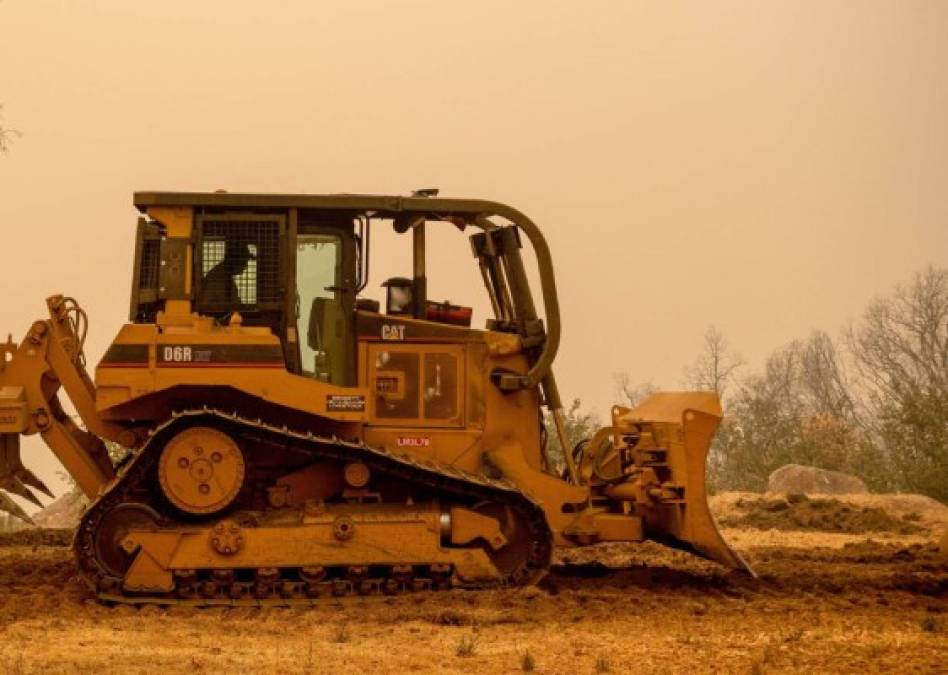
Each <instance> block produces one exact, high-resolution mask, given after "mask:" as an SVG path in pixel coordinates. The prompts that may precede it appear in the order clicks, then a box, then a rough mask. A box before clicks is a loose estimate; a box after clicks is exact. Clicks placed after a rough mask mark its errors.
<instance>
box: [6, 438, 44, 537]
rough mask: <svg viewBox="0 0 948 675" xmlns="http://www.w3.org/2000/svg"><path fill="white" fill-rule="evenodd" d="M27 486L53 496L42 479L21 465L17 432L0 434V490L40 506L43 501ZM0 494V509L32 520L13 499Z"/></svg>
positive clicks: (27, 520) (26, 519)
mask: <svg viewBox="0 0 948 675" xmlns="http://www.w3.org/2000/svg"><path fill="white" fill-rule="evenodd" d="M27 486H30V487H33V488H35V489H37V490H40V491H42V492H44V493H45V494H47V495H49V496H50V497H52V496H53V495H52V493H51V492H50V491H49V488H48V487H46V485H45V484H44V483H43V481H41V480H40V479H39V478H37V477H36V475H35V474H34V473H33V472H32V471H30V470H29V469H27V468H26V467H25V466H23V462H22V461H21V460H20V436H19V434H0V490H6V491H7V492H10V493H12V494H15V495H17V496H19V497H23V498H24V499H26V500H28V501H31V502H33V503H34V504H36V505H37V506H39V507H42V506H43V503H42V502H41V501H40V500H39V499H37V498H36V495H34V494H33V492H32V491H31V490H30V489H29V487H27ZM0 496H2V499H0V509H2V510H3V511H6V512H7V513H10V514H12V515H14V516H16V517H17V518H20V519H21V520H25V521H26V522H29V523H32V522H33V521H32V520H31V519H30V518H29V516H27V515H26V513H25V512H24V511H23V509H21V508H20V507H19V506H18V505H17V504H16V503H15V502H14V501H13V500H11V499H10V498H9V497H7V496H6V495H3V494H2V492H0Z"/></svg>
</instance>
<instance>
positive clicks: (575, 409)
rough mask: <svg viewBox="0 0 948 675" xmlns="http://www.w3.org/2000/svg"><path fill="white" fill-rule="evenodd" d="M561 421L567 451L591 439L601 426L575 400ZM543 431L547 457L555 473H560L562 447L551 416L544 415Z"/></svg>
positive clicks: (562, 456) (562, 458) (564, 460)
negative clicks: (563, 425) (551, 462)
mask: <svg viewBox="0 0 948 675" xmlns="http://www.w3.org/2000/svg"><path fill="white" fill-rule="evenodd" d="M563 421H564V423H565V427H566V440H567V442H568V443H569V444H570V447H569V451H570V452H572V451H573V448H574V447H575V446H576V444H577V443H579V442H580V441H582V440H584V439H587V438H589V437H591V436H592V435H593V434H594V433H595V432H596V430H597V429H598V428H599V427H600V426H602V425H601V423H600V422H599V418H598V417H597V416H596V414H595V413H591V412H588V411H585V410H583V408H582V402H581V401H580V400H579V399H578V398H576V399H573V402H572V403H571V404H570V406H569V408H568V409H567V410H565V412H564V416H563ZM543 431H544V436H545V438H546V444H547V456H549V457H550V458H552V460H553V464H554V466H553V467H552V468H553V469H554V470H555V471H557V472H561V471H562V469H563V466H564V465H565V464H566V459H565V455H564V449H563V446H562V445H561V444H560V438H559V436H558V435H557V433H556V426H555V425H554V423H553V418H552V415H549V414H544V416H543Z"/></svg>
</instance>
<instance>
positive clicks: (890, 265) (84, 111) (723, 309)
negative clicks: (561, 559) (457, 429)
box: [0, 0, 948, 482]
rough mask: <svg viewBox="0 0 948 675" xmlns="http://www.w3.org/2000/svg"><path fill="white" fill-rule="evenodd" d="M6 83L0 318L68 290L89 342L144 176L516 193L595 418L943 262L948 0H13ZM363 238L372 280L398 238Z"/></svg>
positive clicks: (300, 187) (395, 260) (92, 344)
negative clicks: (694, 364) (697, 366)
mask: <svg viewBox="0 0 948 675" xmlns="http://www.w3.org/2000/svg"><path fill="white" fill-rule="evenodd" d="M0 103H2V104H3V105H4V109H3V113H4V119H5V122H6V124H7V125H8V126H10V127H13V128H16V129H18V130H19V131H21V132H22V137H21V138H19V139H17V140H15V142H14V143H13V144H12V147H11V149H10V152H9V153H8V154H7V155H6V156H3V157H0V303H2V304H0V333H3V336H2V337H4V338H5V334H6V332H7V331H8V330H9V331H12V332H13V333H14V339H20V338H21V337H22V335H23V333H24V332H25V331H26V329H27V328H28V326H29V324H30V322H31V321H32V320H33V319H35V318H39V317H41V316H42V315H43V313H44V304H43V298H44V297H45V296H46V295H48V294H50V293H54V292H65V293H68V294H71V295H74V296H76V297H77V298H79V299H80V301H81V302H82V303H83V304H84V306H85V307H86V308H87V310H88V311H89V314H90V316H91V320H92V327H91V332H90V338H89V343H88V352H89V356H90V360H91V361H92V362H93V363H94V362H96V361H97V360H98V358H99V357H100V356H101V354H102V352H103V350H104V348H105V347H106V346H107V344H108V343H109V342H110V341H111V339H112V338H113V336H114V334H115V333H116V331H117V330H118V327H119V325H120V324H121V323H122V322H123V321H124V320H125V317H126V314H127V305H128V297H127V295H128V285H129V279H130V275H131V271H130V265H131V263H130V253H131V248H132V234H133V228H134V223H135V219H136V212H135V211H134V210H133V208H132V205H131V194H132V192H133V191H134V190H142V189H162V190H214V189H217V188H226V189H228V190H231V191H269V192H313V193H320V192H365V193H397V194H404V193H407V192H408V191H410V190H411V189H413V188H417V187H429V186H437V187H440V188H441V190H442V195H444V196H452V197H481V198H487V199H496V200H500V201H505V202H509V203H511V204H513V205H514V206H517V207H518V208H520V209H521V210H523V211H524V212H526V213H528V214H530V215H531V216H532V218H533V219H534V220H535V221H537V223H538V224H540V226H541V227H542V228H544V230H545V232H546V233H547V237H548V239H549V241H550V245H551V247H552V250H553V256H554V263H555V266H556V272H557V277H558V283H559V288H560V300H561V307H562V315H563V321H564V337H563V345H562V349H561V352H560V357H559V360H558V367H557V372H558V374H559V378H560V386H561V389H562V390H563V393H564V396H565V397H567V398H571V397H573V396H579V397H582V398H583V399H584V401H585V402H586V403H587V404H588V405H589V406H590V407H593V408H595V409H597V410H599V411H600V412H605V410H606V409H607V407H608V405H609V404H610V403H611V402H612V399H613V393H614V374H615V373H617V372H619V371H628V372H630V373H631V376H632V379H633V380H635V381H646V380H652V381H654V382H656V383H658V384H661V385H663V386H665V387H667V388H674V387H678V386H680V384H681V378H682V368H683V367H684V366H685V365H686V364H687V363H689V362H690V361H691V360H692V359H693V358H694V356H695V355H696V353H697V352H698V351H699V349H700V347H701V339H702V334H703V333H704V331H705V329H706V328H707V327H708V326H709V325H711V324H714V325H716V326H718V327H719V328H720V329H721V330H722V331H723V332H724V333H725V334H726V335H727V336H728V337H729V338H730V341H731V343H732V344H733V345H734V347H735V348H737V349H738V350H739V351H740V352H742V353H743V354H744V356H745V357H746V358H747V359H748V361H749V362H750V364H751V365H759V364H760V363H761V362H762V360H763V358H764V357H765V356H766V354H767V353H768V352H769V351H770V350H772V349H774V348H775V347H778V346H780V345H782V344H784V343H786V342H787V341H789V340H791V339H793V338H796V337H804V336H806V335H807V334H808V333H809V332H810V331H811V330H813V329H814V328H822V329H826V330H828V331H830V332H831V333H834V334H835V333H838V331H839V330H840V329H841V328H842V327H843V326H844V325H845V324H846V323H847V322H848V321H849V320H851V319H852V318H854V317H855V316H856V315H857V314H858V313H859V312H860V310H861V309H862V308H863V307H864V306H865V304H866V303H867V302H868V301H869V300H870V299H871V298H872V297H873V296H876V295H878V294H881V293H885V292H887V291H888V290H889V289H890V288H891V287H892V286H893V285H894V284H895V283H897V282H899V281H902V280H906V279H907V278H908V277H910V275H911V274H912V273H913V272H914V271H915V270H918V269H920V268H921V267H923V266H925V265H927V264H930V263H931V264H936V265H945V264H948V2H913V1H905V0H901V1H891V2H877V1H870V0H865V1H860V2H854V1H844V2H832V1H821V2H799V1H797V2H764V1H747V2H713V3H712V2H698V1H696V2H651V3H640V2H618V1H613V2H595V1H590V0H587V1H586V2H582V3H554V2H516V3H512V2H478V3H447V2H414V1H405V2H399V3H392V2H352V1H349V2H333V1H328V0H325V1H322V2H309V1H303V0H296V1H293V0H286V1H283V2H269V3H263V2H244V1H241V0H229V1H228V2H223V1H221V0H203V1H202V2H193V1H188V2H185V1H181V0H165V1H163V2H128V1H127V0H125V1H120V0H98V1H93V0H88V1H86V2H81V3H79V2H69V1H66V0H59V1H52V0H29V1H27V0H5V1H3V2H0ZM432 239H433V244H432V246H436V247H438V250H437V251H435V250H432V252H431V253H430V254H429V262H430V270H429V276H430V281H429V286H430V288H431V293H432V295H433V296H435V297H436V298H437V299H444V298H449V299H451V300H453V301H455V302H463V303H466V304H474V305H475V307H476V308H477V310H478V314H477V316H476V319H475V320H476V321H478V322H479V323H480V322H482V321H483V318H484V312H483V309H484V307H485V306H486V303H485V299H484V297H483V295H484V293H483V290H482V287H481V286H480V281H479V278H478V275H477V274H476V273H475V269H474V266H473V261H472V260H471V259H470V254H469V249H468V245H467V242H466V241H465V240H464V238H463V237H459V236H457V235H456V234H455V233H453V231H451V232H449V231H448V230H447V229H445V230H444V231H442V232H438V233H436V234H435V235H434V236H433V237H432ZM374 244H375V246H374V250H373V258H374V262H375V263H377V266H376V268H375V269H374V270H373V276H372V286H373V287H376V288H377V284H378V282H381V281H382V280H383V279H384V278H385V277H387V276H391V275H395V274H400V273H405V272H407V271H408V270H409V269H410V268H409V262H408V257H407V256H408V252H409V248H408V241H407V240H405V239H403V238H395V237H394V236H393V235H391V234H390V233H389V232H387V231H385V232H383V231H381V230H380V231H379V232H378V233H377V236H376V237H375V240H374ZM24 455H25V459H26V462H27V464H29V465H30V466H32V467H35V468H37V469H38V473H40V474H41V475H42V476H43V477H44V478H47V479H50V480H51V481H52V482H55V471H56V469H57V465H56V463H55V460H53V459H52V457H51V456H50V455H49V454H48V452H46V451H45V450H44V449H42V444H41V443H39V442H38V441H36V439H31V440H29V441H27V442H26V444H25V450H24Z"/></svg>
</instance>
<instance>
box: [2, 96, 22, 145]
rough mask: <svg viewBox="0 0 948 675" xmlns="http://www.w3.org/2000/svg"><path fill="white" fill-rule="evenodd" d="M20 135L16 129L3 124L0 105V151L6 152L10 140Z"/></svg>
mask: <svg viewBox="0 0 948 675" xmlns="http://www.w3.org/2000/svg"><path fill="white" fill-rule="evenodd" d="M21 135H22V134H21V133H20V132H19V131H17V130H16V129H10V128H9V127H5V126H3V106H2V105H0V153H4V152H6V151H7V150H8V149H9V148H10V142H11V141H12V140H13V139H14V138H18V137H20V136H21Z"/></svg>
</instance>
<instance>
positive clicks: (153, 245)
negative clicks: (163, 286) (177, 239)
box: [138, 239, 161, 290]
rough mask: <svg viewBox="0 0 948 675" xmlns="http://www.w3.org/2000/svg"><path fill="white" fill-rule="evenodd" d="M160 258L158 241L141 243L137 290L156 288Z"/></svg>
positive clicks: (151, 240) (146, 240)
mask: <svg viewBox="0 0 948 675" xmlns="http://www.w3.org/2000/svg"><path fill="white" fill-rule="evenodd" d="M160 257H161V241H160V240H158V239H145V240H144V241H142V263H141V265H142V266H141V272H140V273H139V275H138V288H139V289H141V290H146V289H151V288H158V262H159V258H160Z"/></svg>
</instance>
